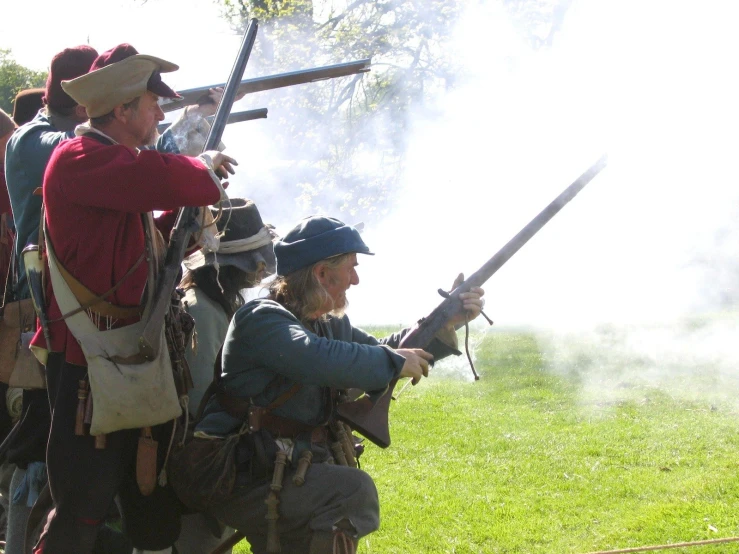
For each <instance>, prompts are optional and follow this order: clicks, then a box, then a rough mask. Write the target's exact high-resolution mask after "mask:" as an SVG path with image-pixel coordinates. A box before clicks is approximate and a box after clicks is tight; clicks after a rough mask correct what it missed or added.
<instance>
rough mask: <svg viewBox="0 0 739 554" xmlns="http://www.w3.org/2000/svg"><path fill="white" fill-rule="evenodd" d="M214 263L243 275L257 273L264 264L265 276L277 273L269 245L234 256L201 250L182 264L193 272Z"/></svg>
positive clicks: (271, 248) (273, 255)
mask: <svg viewBox="0 0 739 554" xmlns="http://www.w3.org/2000/svg"><path fill="white" fill-rule="evenodd" d="M216 262H218V265H219V266H226V265H230V266H233V267H236V268H238V269H240V270H241V271H243V272H244V273H254V272H255V271H257V269H258V267H259V264H260V263H261V262H264V264H265V265H266V268H265V271H266V274H267V275H273V274H274V273H275V271H277V260H276V258H275V252H274V248H273V247H272V245H271V244H266V245H264V246H260V247H259V248H257V249H255V250H247V251H245V252H238V253H236V254H218V253H214V252H207V253H203V251H202V250H199V251H198V252H196V253H194V254H192V255H191V256H189V257H188V258H186V259H185V260H184V262H183V263H184V265H185V267H186V268H187V269H189V270H190V271H193V270H195V269H199V268H201V267H205V266H209V265H210V266H212V265H215V264H216Z"/></svg>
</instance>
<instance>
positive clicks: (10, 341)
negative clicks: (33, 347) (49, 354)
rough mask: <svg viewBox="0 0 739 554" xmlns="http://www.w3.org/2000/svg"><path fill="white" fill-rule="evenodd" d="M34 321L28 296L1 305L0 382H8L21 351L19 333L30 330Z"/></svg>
mask: <svg viewBox="0 0 739 554" xmlns="http://www.w3.org/2000/svg"><path fill="white" fill-rule="evenodd" d="M35 321H36V312H34V311H33V302H32V301H31V299H30V298H26V299H24V300H19V301H17V302H8V303H7V304H5V306H3V311H2V318H0V382H2V383H6V384H7V383H9V382H10V378H11V376H12V374H13V372H14V371H15V366H16V362H17V360H18V357H19V356H20V355H21V351H22V344H21V334H22V333H23V332H30V331H31V330H32V329H33V324H34V322H35ZM26 349H28V348H26ZM28 353H29V354H30V350H29V352H28ZM31 356H33V354H31Z"/></svg>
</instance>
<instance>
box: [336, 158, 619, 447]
mask: <svg viewBox="0 0 739 554" xmlns="http://www.w3.org/2000/svg"><path fill="white" fill-rule="evenodd" d="M607 163H608V156H607V155H606V154H604V155H603V156H601V157H600V159H599V160H598V161H597V162H595V163H594V164H593V165H592V166H591V167H589V168H588V169H587V171H585V173H583V174H582V175H580V177H578V178H577V180H576V181H575V182H574V183H572V184H571V185H570V186H569V187H567V188H566V189H565V190H564V191H563V192H562V193H561V194H560V195H559V196H557V198H555V199H554V200H553V201H552V202H551V203H550V204H549V205H548V206H547V207H546V208H544V209H543V210H542V211H541V213H539V215H537V216H536V217H535V218H534V219H532V220H531V221H530V222H529V223H528V224H527V225H526V226H525V227H524V228H523V229H521V230H520V231H519V232H518V234H516V236H514V237H513V238H512V239H511V240H509V241H508V243H507V244H506V245H505V246H504V247H503V248H501V249H500V250H499V251H498V252H497V253H496V254H495V255H494V256H493V257H492V258H490V259H489V260H488V261H487V262H485V264H484V265H483V266H482V267H481V268H480V269H478V270H477V271H475V272H474V273H473V274H472V275H470V276H469V277H468V278H467V279H466V280H465V281H464V282H462V283H461V284H460V285H459V286H458V287H457V288H456V289H454V290H453V291H452V292H451V293H450V294H448V295H445V299H444V300H443V301H442V302H441V303H440V304H439V305H438V306H437V307H436V308H435V309H434V311H432V312H431V314H429V315H428V316H427V317H425V318H423V319H421V320H420V321H419V322H418V323H417V324H416V325H415V327H414V328H413V330H411V331H410V332H409V333H408V334H407V335H406V336H405V337H404V338H403V340H402V341H401V343H400V346H399V348H426V347H428V345H429V344H430V343H431V341H432V340H433V339H434V336H435V335H436V333H438V332H439V331H440V330H441V329H442V328H443V327H444V326H445V325H446V323H447V322H448V321H449V320H450V319H451V318H453V317H454V316H456V315H458V314H460V313H462V311H463V308H462V301H461V300H460V299H459V295H460V294H461V293H463V292H469V290H470V289H471V288H472V287H479V286H481V285H482V284H483V283H485V281H487V280H488V279H490V277H492V276H493V274H494V273H495V272H496V271H498V270H499V269H500V268H501V267H503V264H505V263H506V262H507V261H508V260H510V259H511V257H512V256H513V255H514V254H515V253H516V252H518V251H519V250H520V248H521V247H522V246H523V245H524V244H526V243H527V242H528V241H529V239H531V237H533V236H534V235H535V234H536V233H538V232H539V231H540V230H541V228H542V227H544V225H546V224H547V223H548V222H549V220H550V219H552V218H553V217H554V216H555V215H557V213H558V212H559V211H560V210H561V209H562V208H563V207H564V206H565V204H567V203H568V202H569V201H570V200H572V199H573V198H574V197H575V196H576V195H577V193H579V192H580V191H581V190H582V189H583V188H584V187H585V185H587V184H588V183H589V182H590V181H591V180H592V179H593V177H595V176H596V175H597V174H598V173H600V171H601V170H602V169H603V168H604V167H605V166H606V164H607ZM397 382H398V380H397V379H395V380H393V381H391V383H390V385H389V386H388V389H387V391H385V393H383V395H382V396H381V397H379V398H378V399H377V400H376V401H374V402H373V401H372V400H371V399H370V398H369V396H367V395H364V396H362V397H361V398H359V399H357V400H354V401H353V402H346V403H343V404H340V405H339V407H338V409H337V416H338V418H339V419H340V420H342V421H344V422H346V423H348V424H349V425H350V426H351V428H352V429H354V430H355V431H357V432H359V433H361V434H362V435H364V436H365V437H367V438H368V439H369V440H371V441H372V442H374V443H375V444H376V445H378V446H380V447H382V448H387V447H388V446H390V431H389V428H388V409H389V408H390V400H391V398H392V394H393V389H394V388H395V385H396V384H397Z"/></svg>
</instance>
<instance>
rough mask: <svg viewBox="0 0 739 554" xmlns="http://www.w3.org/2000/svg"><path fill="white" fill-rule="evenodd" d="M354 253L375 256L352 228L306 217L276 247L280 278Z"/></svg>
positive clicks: (333, 221)
mask: <svg viewBox="0 0 739 554" xmlns="http://www.w3.org/2000/svg"><path fill="white" fill-rule="evenodd" d="M351 252H356V253H357V254H368V255H370V256H373V255H374V254H373V253H372V252H370V249H369V247H368V246H367V245H366V244H365V243H364V241H363V240H362V237H361V236H360V235H359V231H357V229H356V228H354V227H352V226H351V225H346V224H345V223H342V222H341V221H339V220H338V219H334V218H332V217H325V216H311V217H307V218H305V219H303V220H302V221H301V222H300V223H298V224H297V225H296V226H295V227H293V228H292V229H291V230H290V231H289V232H288V233H287V234H286V235H285V236H284V237H283V238H282V240H279V241H277V242H276V243H275V256H276V257H277V275H280V276H285V275H289V274H290V273H293V272H294V271H297V270H299V269H303V268H304V267H308V266H310V265H312V264H314V263H316V262H319V261H321V260H325V259H326V258H331V257H332V256H338V255H339V254H348V253H351Z"/></svg>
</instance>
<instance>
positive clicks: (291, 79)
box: [161, 58, 372, 113]
mask: <svg viewBox="0 0 739 554" xmlns="http://www.w3.org/2000/svg"><path fill="white" fill-rule="evenodd" d="M371 64H372V58H365V59H363V60H357V61H354V62H346V63H338V64H335V65H325V66H322V67H314V68H311V69H300V70H298V71H289V72H287V73H277V74H275V75H267V76H266V77H257V78H254V79H244V80H243V81H241V83H240V84H239V89H238V92H239V94H251V93H253V92H262V91H264V90H273V89H277V88H282V87H291V86H293V85H302V84H305V83H314V82H316V81H323V80H325V79H334V78H336V77H346V76H348V75H355V74H357V73H366V72H368V71H369V70H370V65H371ZM222 86H224V85H223V84H218V85H209V86H207V87H197V88H190V89H186V90H180V91H177V94H179V95H180V96H182V98H178V99H176V100H170V99H165V100H163V101H162V104H161V108H162V110H163V111H164V112H165V113H166V112H171V111H174V110H179V109H180V108H183V107H185V106H188V105H190V104H195V103H196V102H197V100H198V99H199V98H200V97H201V96H203V95H204V94H206V93H207V92H208V90H210V89H211V88H216V87H222Z"/></svg>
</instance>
